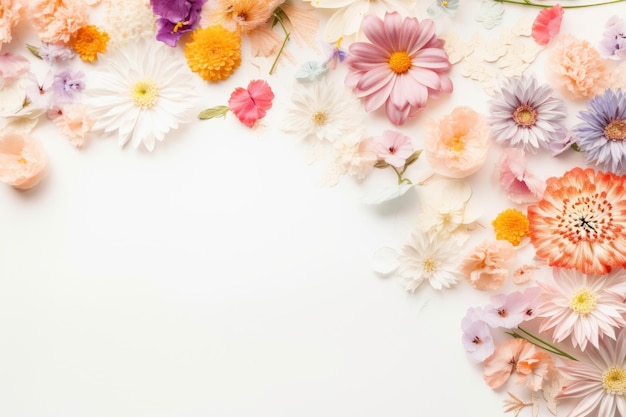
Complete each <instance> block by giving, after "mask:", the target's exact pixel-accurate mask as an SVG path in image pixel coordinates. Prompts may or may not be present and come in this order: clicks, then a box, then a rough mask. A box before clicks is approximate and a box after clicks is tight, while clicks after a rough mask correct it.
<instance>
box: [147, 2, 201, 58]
mask: <svg viewBox="0 0 626 417" xmlns="http://www.w3.org/2000/svg"><path fill="white" fill-rule="evenodd" d="M205 2H206V0H150V5H151V6H152V11H153V12H154V14H155V15H157V16H159V19H158V20H157V25H158V27H159V30H158V32H157V36H156V38H157V40H159V41H161V42H163V43H165V44H166V45H168V46H171V47H175V46H176V45H177V43H178V40H179V39H180V37H181V36H183V34H184V33H186V32H190V31H192V30H193V29H194V28H195V27H196V26H197V25H198V22H199V21H200V11H201V10H202V6H203V5H204V3H205Z"/></svg>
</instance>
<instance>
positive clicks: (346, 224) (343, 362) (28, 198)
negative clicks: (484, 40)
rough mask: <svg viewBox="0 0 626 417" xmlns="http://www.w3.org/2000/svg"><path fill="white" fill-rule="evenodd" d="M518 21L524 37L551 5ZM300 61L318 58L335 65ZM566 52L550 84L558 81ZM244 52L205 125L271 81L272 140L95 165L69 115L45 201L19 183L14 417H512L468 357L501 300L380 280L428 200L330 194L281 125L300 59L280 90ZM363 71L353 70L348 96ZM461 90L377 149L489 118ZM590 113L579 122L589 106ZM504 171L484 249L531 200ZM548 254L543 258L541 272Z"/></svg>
mask: <svg viewBox="0 0 626 417" xmlns="http://www.w3.org/2000/svg"><path fill="white" fill-rule="evenodd" d="M478 4H479V3H478V2H477V1H470V0H464V1H462V5H461V9H460V11H459V14H458V15H457V18H456V19H457V20H455V21H450V20H448V21H443V22H441V23H440V24H441V26H442V27H444V28H447V30H451V29H452V28H453V27H455V25H456V27H458V28H459V31H460V32H464V33H461V35H465V36H468V35H469V34H471V33H473V32H474V31H480V30H481V29H480V28H479V27H478V24H477V23H475V22H473V17H474V16H475V15H476V14H477V13H478ZM420 7H421V8H422V9H425V7H426V6H423V7H422V6H420ZM506 9H507V11H506V17H507V20H506V21H505V22H509V23H510V22H514V21H515V20H516V19H517V17H518V16H520V15H521V14H524V13H532V14H534V13H536V12H537V9H531V8H524V7H517V6H513V5H507V6H506ZM611 10H613V11H614V12H621V13H622V15H623V11H624V7H622V6H614V7H613V8H612V9H611V8H609V7H600V8H594V9H588V10H586V11H576V12H573V11H572V12H571V13H570V12H569V11H568V12H567V13H566V17H565V19H566V20H565V22H564V25H563V31H564V32H568V31H569V32H574V33H576V34H577V36H579V37H584V38H586V39H588V40H590V41H591V42H592V43H593V44H597V42H598V41H599V39H600V35H601V32H602V27H603V25H604V22H605V21H606V19H607V18H608V17H609V16H611V15H612V14H613V13H612V12H610V11H611ZM318 15H319V16H320V17H326V16H328V14H324V13H319V14H318ZM583 21H584V22H586V23H585V26H584V29H585V32H581V30H580V28H581V25H582V23H581V22H583ZM589 22H593V24H589ZM438 24H439V23H438ZM26 26H27V25H21V26H20V30H19V31H18V34H17V35H18V37H17V38H16V40H15V42H13V43H12V44H11V45H10V46H9V47H8V48H7V49H6V50H13V51H17V52H20V53H23V54H25V55H26V54H28V52H26V50H25V49H24V48H21V46H20V45H21V44H22V43H23V42H25V41H29V42H31V43H36V42H37V39H36V38H34V37H33V35H32V34H30V33H29V32H28V30H27V27H26ZM481 33H487V32H481ZM491 33H492V35H491V36H497V29H496V30H494V31H492V32H491ZM583 33H584V35H583ZM290 48H291V52H292V54H293V55H294V56H296V57H298V59H299V62H302V61H304V60H309V59H320V60H321V59H323V58H324V57H323V54H322V53H321V52H314V51H310V50H298V49H297V48H295V45H290ZM4 50H5V49H3V51H4ZM179 52H181V59H183V58H182V51H179ZM545 54H546V52H545V51H544V53H543V54H542V55H540V58H539V60H538V63H537V64H536V65H535V67H534V69H533V70H532V71H531V72H533V73H534V74H535V75H537V77H538V78H539V79H541V80H544V79H545V75H544V71H543V64H542V60H543V58H545V56H544V55H545ZM243 59H244V62H243V65H242V67H241V68H240V69H239V70H238V71H237V72H236V73H235V74H234V75H233V77H232V78H231V79H229V80H228V81H226V82H223V83H219V84H217V85H215V84H210V85H209V84H207V83H205V82H203V81H202V80H200V78H199V77H197V86H198V87H197V88H198V90H199V91H200V92H201V94H202V96H203V100H202V102H201V103H200V104H199V106H198V109H197V110H201V109H203V108H206V107H211V106H215V105H220V104H226V101H227V100H228V96H229V95H230V92H231V91H232V90H233V89H234V87H237V86H245V85H247V83H248V81H249V80H251V79H253V78H259V77H260V78H264V79H266V80H267V81H268V82H269V83H270V85H271V86H272V88H273V90H274V92H275V94H276V101H275V105H274V108H273V109H272V110H270V112H269V113H268V116H267V118H266V119H265V121H264V125H265V127H262V128H260V129H257V130H254V131H252V130H250V129H248V128H247V127H245V126H243V125H241V124H240V123H239V122H238V121H237V120H236V119H235V118H234V117H233V116H232V115H229V116H228V117H227V118H226V120H223V119H216V120H206V121H198V120H195V121H193V122H192V123H191V124H189V125H186V126H184V127H183V128H181V129H180V130H178V131H176V132H173V133H172V134H171V135H169V137H168V138H167V139H166V141H165V142H162V143H157V145H156V149H155V151H154V152H152V153H149V152H147V151H146V150H145V149H134V148H132V147H129V146H127V147H125V148H122V149H120V148H119V147H118V146H117V140H116V139H115V138H112V137H104V136H103V137H94V138H92V139H91V140H90V141H89V142H88V143H87V145H86V146H85V148H84V149H82V150H79V149H75V148H74V147H72V146H71V145H70V144H69V142H68V141H67V139H65V138H63V137H62V136H60V135H59V134H58V132H57V131H56V128H55V127H54V126H53V125H52V123H50V122H49V121H47V120H42V123H41V124H40V125H39V126H38V127H37V128H36V129H35V131H34V134H35V136H37V137H38V138H39V139H41V140H42V141H43V142H44V146H45V148H46V150H47V154H48V156H49V160H50V171H49V174H48V176H47V178H46V179H45V180H44V181H42V182H41V184H40V185H39V186H37V187H36V188H35V189H33V190H31V191H27V192H20V191H17V190H14V189H12V188H11V187H9V186H4V187H0V213H1V214H2V220H0V416H7V417H79V416H81V417H99V416H107V417H110V416H119V417H126V416H129V417H130V416H133V417H143V416H146V417H147V416H150V417H160V416H164V417H166V416H167V417H173V416H180V417H201V416H211V417H213V416H216V417H217V416H220V417H222V416H223V417H231V416H264V417H265V416H267V417H269V416H272V417H292V416H294V417H295V416H298V417H306V416H311V417H313V416H326V417H343V416H359V417H379V416H398V417H405V416H406V417H409V416H428V415H431V416H438V415H459V416H464V417H484V416H495V415H502V414H503V411H502V410H503V409H502V404H501V400H502V399H503V398H505V390H500V391H499V392H495V393H494V392H493V391H492V390H491V389H490V388H488V387H487V385H486V384H485V383H484V382H483V380H482V369H481V367H480V366H478V365H475V364H473V363H471V362H470V361H469V360H467V358H466V357H465V354H464V351H463V348H462V346H461V344H460V320H461V318H462V317H463V316H464V314H465V311H466V309H467V308H468V307H470V306H473V305H480V304H484V303H486V302H487V301H488V297H489V295H490V294H487V293H482V292H479V291H477V290H474V289H472V288H470V287H469V285H468V284H467V283H465V282H460V283H459V285H458V286H457V287H455V288H454V289H451V290H448V291H443V292H436V291H434V290H432V289H431V288H430V287H429V286H428V285H427V284H424V285H423V286H422V287H420V288H419V289H418V290H417V291H416V293H415V294H409V293H407V292H406V291H404V289H403V287H402V285H401V284H402V283H401V282H400V281H399V279H398V278H394V277H390V278H382V277H379V276H377V275H376V274H375V273H373V272H372V267H371V263H372V254H373V253H374V252H375V251H376V250H377V249H378V248H380V247H383V246H390V247H393V248H396V249H399V248H400V247H401V246H402V245H403V244H404V243H405V242H406V241H407V240H408V238H409V236H410V233H411V231H412V229H413V227H414V224H415V221H416V215H417V213H418V212H419V200H418V198H417V196H416V195H414V194H410V195H407V196H405V197H403V198H402V199H400V200H398V201H394V202H391V203H386V204H383V205H381V206H368V205H365V204H364V203H363V199H364V197H365V195H366V194H367V191H371V189H372V187H374V188H375V187H376V186H377V185H379V184H380V183H383V182H386V183H387V184H389V185H391V184H392V183H393V181H394V176H393V174H392V173H390V172H384V171H376V172H374V173H373V174H372V179H370V180H369V181H366V183H364V184H358V183H356V182H354V181H352V180H351V179H349V178H345V179H343V180H342V182H341V183H340V184H339V185H338V186H337V187H334V188H330V187H326V186H321V185H320V184H319V180H320V178H322V177H323V174H324V168H323V163H318V164H310V163H309V162H310V160H311V155H310V154H311V152H312V147H311V145H310V144H308V143H306V142H302V141H300V140H299V139H298V138H297V137H294V136H290V135H287V134H285V133H283V132H281V130H280V123H281V120H282V117H283V114H284V111H285V109H286V108H287V106H288V103H289V92H290V88H291V83H292V82H293V81H292V80H293V74H294V73H295V71H296V69H297V65H295V64H290V63H287V64H286V65H282V66H281V67H279V70H278V72H277V74H276V75H274V76H268V75H266V72H267V69H268V68H269V65H270V64H271V62H270V61H269V60H252V59H250V55H249V53H248V50H247V45H245V46H244V51H243ZM34 65H35V67H34V68H35V70H36V71H39V73H40V74H43V73H44V72H45V67H44V66H42V64H40V63H35V64H34ZM76 65H77V66H80V65H81V64H79V63H77V64H76ZM255 65H260V67H261V68H260V69H258V68H257V67H256V66H255ZM84 68H85V71H90V67H84ZM343 71H344V70H343V69H340V70H338V71H337V72H335V73H333V74H332V75H331V77H333V79H335V80H337V82H338V83H340V80H341V79H342V77H343ZM452 76H453V79H454V81H455V92H454V93H453V94H452V95H451V96H449V97H444V98H441V99H438V100H437V101H433V102H432V103H431V104H430V106H429V107H428V109H427V110H426V111H424V112H423V113H422V114H421V115H419V116H418V117H417V118H416V119H413V120H409V122H407V123H406V124H405V125H404V126H402V127H401V128H394V127H393V126H392V125H391V124H389V122H387V121H386V119H385V117H384V114H383V113H381V112H376V113H375V114H374V115H373V116H372V117H371V118H370V119H369V121H368V123H369V125H370V126H369V127H370V132H371V134H372V135H377V134H380V133H381V132H382V130H384V129H389V128H392V129H397V130H401V131H403V132H405V133H406V134H408V135H410V136H411V137H412V139H413V140H414V144H415V146H416V148H420V146H421V143H422V142H421V140H422V138H421V137H422V132H423V130H422V127H423V125H424V123H425V122H426V120H427V119H428V118H432V117H441V116H442V115H444V114H447V113H449V112H451V111H452V109H453V108H454V106H456V105H460V104H465V105H470V106H472V107H473V108H475V109H476V110H477V111H481V112H483V113H486V112H487V109H488V107H487V104H486V100H487V99H488V96H487V95H486V94H484V92H483V91H482V90H481V89H480V87H479V86H478V85H477V84H475V83H474V82H472V81H469V80H466V79H463V78H462V77H461V76H460V73H459V70H458V68H454V69H453V71H452ZM570 108H571V109H572V112H571V114H570V120H571V121H572V122H575V120H576V119H575V110H576V109H580V108H581V105H580V104H576V105H571V106H570ZM497 156H498V150H497V149H496V148H495V147H494V148H492V150H491V153H490V158H489V161H488V162H487V164H486V165H485V167H484V168H483V170H481V171H480V172H479V173H477V174H475V175H474V176H472V177H471V178H470V181H471V183H472V186H473V188H474V192H475V196H474V197H473V198H474V199H475V201H478V202H480V203H481V204H482V205H483V206H484V214H483V216H481V219H480V222H481V223H482V224H483V225H484V226H485V228H484V229H479V230H477V231H476V232H475V234H474V236H473V237H472V240H471V242H470V244H469V245H468V247H467V248H466V249H465V251H468V250H470V249H471V245H473V244H474V243H477V242H480V241H482V239H483V238H485V237H489V236H492V235H491V234H492V232H491V227H490V222H491V220H492V219H493V217H494V216H495V215H496V214H497V213H498V212H500V211H502V210H504V209H505V208H508V207H514V205H513V204H511V203H509V202H508V201H507V200H506V199H505V197H504V196H502V195H501V194H500V192H499V190H498V188H497V183H496V180H495V178H494V175H493V166H494V163H495V161H496V160H497ZM581 161H582V156H581V155H576V154H574V153H571V154H568V155H566V156H563V157H560V158H558V159H552V158H551V157H550V156H548V155H535V156H533V157H532V158H531V161H530V164H531V165H532V166H533V167H534V168H535V169H536V170H537V173H539V174H541V175H542V176H544V177H547V176H549V175H559V174H560V173H562V172H564V171H565V169H566V168H567V167H569V166H573V165H577V164H578V165H580V164H581V163H582V162H581ZM418 164H425V161H418ZM416 169H417V168H416ZM372 184H373V185H372ZM531 255H532V253H531ZM524 256H525V258H524ZM528 259H530V257H529V253H528V251H526V252H524V250H522V255H521V257H520V260H519V264H522V263H524V262H523V261H524V260H526V261H527V260H528ZM518 266H519V265H518ZM508 288H510V289H511V288H512V287H508ZM509 388H511V389H513V390H514V389H515V388H514V383H513V381H511V384H510V385H509ZM525 399H528V398H525ZM564 411H565V410H562V413H563V414H564ZM544 414H545V415H548V414H547V412H546V411H545V410H542V414H541V415H544ZM521 415H530V413H529V410H524V411H523V412H522V414H521Z"/></svg>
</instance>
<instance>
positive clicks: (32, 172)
mask: <svg viewBox="0 0 626 417" xmlns="http://www.w3.org/2000/svg"><path fill="white" fill-rule="evenodd" d="M47 161H48V160H47V158H46V154H45V153H44V149H43V146H42V145H41V142H39V141H38V140H37V139H35V138H33V137H31V136H27V135H21V134H17V133H8V134H4V135H2V136H0V181H2V182H5V183H7V184H9V185H12V186H13V187H15V188H18V189H20V190H26V189H29V188H32V187H34V186H35V185H37V183H38V182H39V181H40V180H41V179H42V178H43V177H44V176H45V175H46V169H47V164H48V163H47Z"/></svg>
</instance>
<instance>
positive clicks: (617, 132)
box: [604, 120, 626, 141]
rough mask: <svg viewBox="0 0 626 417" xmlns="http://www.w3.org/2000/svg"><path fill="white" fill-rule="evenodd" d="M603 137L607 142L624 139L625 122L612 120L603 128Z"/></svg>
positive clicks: (625, 137) (625, 134) (625, 131)
mask: <svg viewBox="0 0 626 417" xmlns="http://www.w3.org/2000/svg"><path fill="white" fill-rule="evenodd" d="M604 135H605V136H606V137H607V139H609V140H616V141H617V140H624V139H626V120H613V121H612V122H611V123H609V124H608V125H607V127H605V128H604Z"/></svg>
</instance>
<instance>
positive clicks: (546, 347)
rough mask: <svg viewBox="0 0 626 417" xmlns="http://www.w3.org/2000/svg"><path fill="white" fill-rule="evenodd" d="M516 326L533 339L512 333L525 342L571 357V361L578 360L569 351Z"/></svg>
mask: <svg viewBox="0 0 626 417" xmlns="http://www.w3.org/2000/svg"><path fill="white" fill-rule="evenodd" d="M517 328H518V329H520V330H521V331H522V332H524V334H526V335H527V336H529V337H530V338H532V339H533V340H529V339H527V338H525V337H523V336H522V335H519V334H517V333H514V334H515V335H516V336H517V337H520V338H522V339H524V340H526V341H527V342H529V343H532V344H533V345H535V346H538V347H540V348H542V349H545V350H547V351H549V352H552V353H555V354H557V355H561V356H563V357H566V358H568V359H571V360H573V361H578V359H576V358H575V357H573V356H572V355H570V354H569V353H567V352H564V351H562V350H561V349H559V348H558V347H556V346H554V345H551V344H550V343H548V342H546V341H545V340H543V339H540V338H538V337H537V336H535V335H534V334H532V333H530V332H528V331H527V330H524V329H523V328H522V327H520V326H518V327H517ZM537 342H539V343H541V344H539V343H537Z"/></svg>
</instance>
